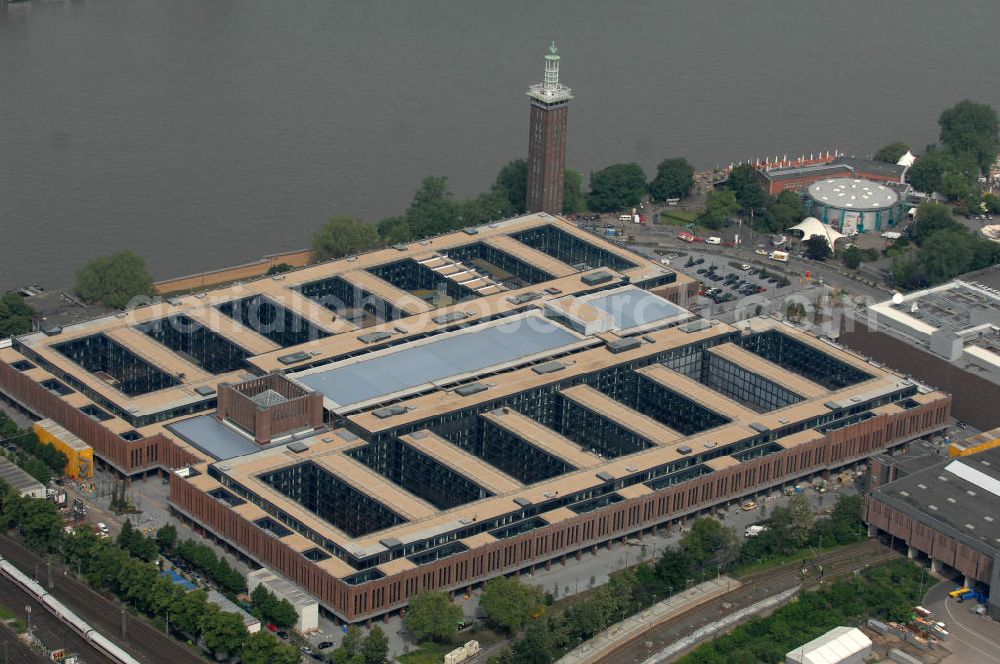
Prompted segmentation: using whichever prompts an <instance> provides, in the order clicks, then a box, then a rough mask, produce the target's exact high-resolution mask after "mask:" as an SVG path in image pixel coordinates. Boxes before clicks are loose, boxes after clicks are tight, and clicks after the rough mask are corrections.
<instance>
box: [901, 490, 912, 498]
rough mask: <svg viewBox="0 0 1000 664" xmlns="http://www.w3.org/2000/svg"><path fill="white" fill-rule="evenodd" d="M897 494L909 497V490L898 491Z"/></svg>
mask: <svg viewBox="0 0 1000 664" xmlns="http://www.w3.org/2000/svg"><path fill="white" fill-rule="evenodd" d="M899 495H901V496H902V497H903V498H909V497H910V492H909V491H900V492H899Z"/></svg>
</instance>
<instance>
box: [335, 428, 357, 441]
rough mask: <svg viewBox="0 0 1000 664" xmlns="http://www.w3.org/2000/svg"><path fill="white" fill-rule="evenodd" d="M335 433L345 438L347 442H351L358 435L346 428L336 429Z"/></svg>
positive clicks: (342, 438)
mask: <svg viewBox="0 0 1000 664" xmlns="http://www.w3.org/2000/svg"><path fill="white" fill-rule="evenodd" d="M337 435H338V436H340V439H341V440H346V441H347V442H352V441H355V440H357V439H358V437H357V436H356V435H355V434H354V433H353V432H351V431H348V430H347V429H340V430H339V431H337Z"/></svg>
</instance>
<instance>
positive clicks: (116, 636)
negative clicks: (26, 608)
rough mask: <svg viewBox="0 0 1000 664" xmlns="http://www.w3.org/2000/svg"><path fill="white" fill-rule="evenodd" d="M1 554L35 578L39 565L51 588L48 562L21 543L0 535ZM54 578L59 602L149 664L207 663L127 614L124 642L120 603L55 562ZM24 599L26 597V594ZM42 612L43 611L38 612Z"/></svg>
mask: <svg viewBox="0 0 1000 664" xmlns="http://www.w3.org/2000/svg"><path fill="white" fill-rule="evenodd" d="M0 555H2V556H3V557H4V558H6V559H7V560H10V561H11V562H13V563H14V564H15V565H17V567H19V568H20V569H21V571H23V572H24V573H25V574H27V575H28V576H30V577H34V576H35V569H36V565H38V567H37V569H38V579H39V581H40V582H41V583H42V585H44V586H47V585H48V583H47V576H48V575H47V568H46V561H45V560H43V559H42V558H41V557H40V556H38V555H37V554H36V553H34V552H33V551H30V550H29V549H27V548H25V547H24V546H22V545H21V544H20V543H19V542H16V541H14V540H12V539H11V538H9V537H6V536H0ZM52 579H53V581H54V588H53V590H52V591H51V592H52V593H53V594H54V595H55V596H56V597H57V598H58V599H59V601H61V602H62V603H63V604H65V605H66V606H68V607H69V608H70V609H71V610H73V611H74V612H75V613H76V614H77V615H79V616H80V617H81V618H83V619H84V620H86V621H87V622H88V623H90V625H91V626H92V627H94V628H96V629H97V630H98V631H100V632H101V633H102V634H104V635H105V636H106V637H108V638H109V639H111V640H112V641H114V642H115V643H116V644H118V645H119V646H121V647H122V648H124V649H125V650H126V651H128V652H129V653H130V654H131V655H132V656H133V657H135V658H136V659H138V660H140V661H142V662H145V663H146V664H204V662H205V660H203V659H202V658H201V657H200V656H199V655H198V654H196V653H195V652H193V651H192V650H189V649H188V648H187V646H185V645H184V644H182V643H180V642H179V641H176V640H175V639H173V638H172V637H170V636H167V635H166V634H164V633H163V632H161V631H159V630H158V629H156V628H155V627H153V626H152V625H151V624H149V623H148V622H146V620H144V619H142V618H136V617H134V616H131V615H128V614H126V615H127V619H126V634H127V637H128V638H127V640H122V639H121V620H122V605H121V604H119V603H118V602H116V601H113V600H110V599H108V598H106V597H104V596H103V595H101V594H99V593H97V592H95V591H94V590H93V589H92V588H91V587H90V586H88V585H87V584H86V583H85V582H83V581H80V580H78V579H76V578H75V577H73V576H70V575H68V574H66V572H65V570H64V569H63V568H62V566H61V565H60V564H55V563H54V564H53V565H52ZM8 585H9V584H8ZM22 595H23V593H22ZM23 596H25V597H26V595H23ZM11 608H15V607H11ZM43 611H44V610H40V611H39V613H41V612H43ZM34 616H35V612H33V613H32V617H33V620H34ZM94 661H100V660H94Z"/></svg>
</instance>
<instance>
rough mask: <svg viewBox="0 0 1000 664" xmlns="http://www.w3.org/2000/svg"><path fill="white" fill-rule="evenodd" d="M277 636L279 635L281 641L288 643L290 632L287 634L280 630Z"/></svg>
mask: <svg viewBox="0 0 1000 664" xmlns="http://www.w3.org/2000/svg"><path fill="white" fill-rule="evenodd" d="M277 634H278V638H279V639H282V640H283V641H287V640H288V632H286V631H284V630H278V632H277Z"/></svg>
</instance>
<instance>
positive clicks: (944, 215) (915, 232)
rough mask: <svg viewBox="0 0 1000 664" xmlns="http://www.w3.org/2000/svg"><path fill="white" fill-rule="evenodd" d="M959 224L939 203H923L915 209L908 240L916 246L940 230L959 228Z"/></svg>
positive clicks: (944, 206) (948, 210)
mask: <svg viewBox="0 0 1000 664" xmlns="http://www.w3.org/2000/svg"><path fill="white" fill-rule="evenodd" d="M959 226H960V224H959V223H958V222H957V221H956V220H955V217H954V215H952V213H951V208H949V207H948V206H946V205H941V204H940V203H933V202H928V203H923V204H922V205H921V206H920V207H919V208H917V214H916V217H915V218H914V221H913V225H912V226H911V228H910V239H911V240H913V242H914V243H915V244H916V245H918V246H919V245H921V244H923V242H924V240H926V239H927V238H929V237H930V236H931V235H933V234H934V233H937V232H938V231H941V230H951V229H956V228H959Z"/></svg>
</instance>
